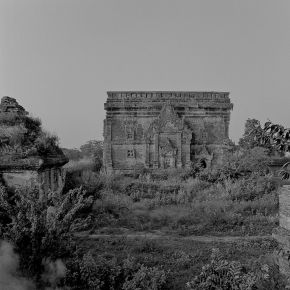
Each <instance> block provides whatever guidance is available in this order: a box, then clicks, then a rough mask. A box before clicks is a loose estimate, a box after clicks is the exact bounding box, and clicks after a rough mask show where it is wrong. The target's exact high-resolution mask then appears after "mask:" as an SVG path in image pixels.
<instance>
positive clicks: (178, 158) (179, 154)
mask: <svg viewBox="0 0 290 290" xmlns="http://www.w3.org/2000/svg"><path fill="white" fill-rule="evenodd" d="M181 154H182V143H181V133H179V134H178V135H177V168H181V167H182V160H181Z"/></svg>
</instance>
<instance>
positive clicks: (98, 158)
mask: <svg viewBox="0 0 290 290" xmlns="http://www.w3.org/2000/svg"><path fill="white" fill-rule="evenodd" d="M103 146H104V142H103V141H100V140H90V141H87V142H86V143H85V144H83V145H82V146H80V148H79V149H77V148H74V149H67V148H62V150H63V152H64V154H65V155H66V156H67V157H68V158H69V160H72V161H79V160H81V159H84V158H88V159H93V161H94V164H95V169H96V170H97V171H98V170H100V169H101V167H102V166H103Z"/></svg>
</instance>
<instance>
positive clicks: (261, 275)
mask: <svg viewBox="0 0 290 290" xmlns="http://www.w3.org/2000/svg"><path fill="white" fill-rule="evenodd" d="M285 282H286V280H285V279H284V277H282V275H280V274H279V272H278V269H277V267H276V266H275V265H274V264H273V263H272V264H270V265H268V264H261V263H259V262H256V263H255V267H254V268H252V269H251V268H250V267H249V266H245V265H242V264H241V263H240V262H237V261H228V260H226V259H225V258H224V257H223V255H222V254H221V253H220V251H219V250H218V249H213V250H212V254H211V259H210V262H209V263H208V264H206V265H204V266H203V267H202V271H201V273H200V274H199V275H198V276H196V277H194V279H193V280H192V281H190V282H188V283H187V284H186V286H187V288H188V289H192V290H193V289H194V290H199V289H200V290H212V289H228V290H258V289H260V290H263V289H267V290H270V289H272V290H274V289H276V290H279V289H285V286H286V284H285Z"/></svg>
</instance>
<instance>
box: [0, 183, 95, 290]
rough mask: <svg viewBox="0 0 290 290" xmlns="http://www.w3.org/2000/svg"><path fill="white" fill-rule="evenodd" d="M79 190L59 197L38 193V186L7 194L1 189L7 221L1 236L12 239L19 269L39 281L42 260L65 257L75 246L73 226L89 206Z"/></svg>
mask: <svg viewBox="0 0 290 290" xmlns="http://www.w3.org/2000/svg"><path fill="white" fill-rule="evenodd" d="M91 203H92V199H91V198H90V197H89V198H85V197H84V192H82V191H81V189H75V190H71V191H70V192H68V193H67V194H66V195H64V196H62V195H60V194H57V193H51V194H49V195H48V196H47V195H46V196H44V195H41V194H40V193H39V192H38V190H37V189H22V190H19V191H17V192H16V193H15V195H14V196H9V195H8V194H7V193H6V192H5V189H4V188H1V191H0V212H6V222H5V223H3V224H1V225H0V227H1V228H0V234H1V238H2V239H4V240H7V241H9V242H11V243H12V244H13V245H14V246H15V250H16V252H17V253H18V254H19V256H20V270H21V272H22V273H23V274H24V275H25V276H27V277H31V278H33V279H34V280H35V282H36V283H38V285H40V283H41V275H42V273H43V272H44V266H45V263H44V262H45V261H56V260H57V259H66V258H67V257H69V256H70V255H71V252H72V251H73V248H74V243H73V241H72V231H71V228H72V225H73V223H74V219H75V217H76V216H77V215H78V214H79V212H80V211H81V210H82V209H84V208H86V207H88V206H90V205H91Z"/></svg>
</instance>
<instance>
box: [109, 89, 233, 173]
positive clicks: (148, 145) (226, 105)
mask: <svg viewBox="0 0 290 290" xmlns="http://www.w3.org/2000/svg"><path fill="white" fill-rule="evenodd" d="M232 108H233V105H232V103H231V101H230V98H229V93H223V92H108V99H107V102H106V103H105V110H106V119H105V121H104V141H105V142H104V164H105V167H106V169H107V170H108V171H121V172H127V171H132V170H135V169H137V168H143V167H145V168H149V169H150V168H151V169H156V168H188V167H190V165H191V164H192V162H199V161H200V160H202V161H203V162H204V164H205V165H206V166H212V165H214V164H217V163H218V162H219V161H220V160H221V156H222V154H223V150H224V148H225V144H226V143H227V141H228V138H229V136H228V131H229V122H230V111H231V110H232Z"/></svg>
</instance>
